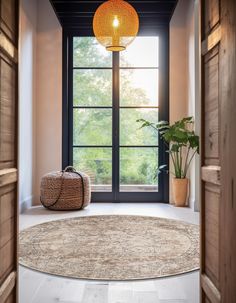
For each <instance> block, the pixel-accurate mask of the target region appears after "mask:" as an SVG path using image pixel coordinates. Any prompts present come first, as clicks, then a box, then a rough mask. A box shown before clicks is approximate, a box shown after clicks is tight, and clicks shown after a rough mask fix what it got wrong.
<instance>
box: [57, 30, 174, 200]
mask: <svg viewBox="0 0 236 303" xmlns="http://www.w3.org/2000/svg"><path fill="white" fill-rule="evenodd" d="M86 36H93V34H92V32H91V30H88V29H66V28H64V29H63V58H62V59H63V77H62V78H63V87H62V90H63V92H62V93H63V94H62V95H63V100H62V126H63V127H62V169H64V168H65V167H66V166H68V165H73V95H72V92H73V38H74V37H86ZM140 36H158V37H159V67H158V69H159V105H158V107H159V120H165V121H169V26H168V25H166V26H163V27H160V28H155V29H152V30H151V31H150V30H149V31H146V32H142V33H141V34H140ZM118 58H119V56H118V55H116V54H115V55H114V56H113V64H114V65H115V66H117V63H116V62H114V60H115V61H117V60H118ZM113 73H114V71H113ZM114 77H115V75H114V74H113V82H116V81H119V79H115V78H114ZM116 87H119V86H117V85H116ZM112 94H113V106H116V105H117V104H118V103H117V102H114V100H115V98H117V95H118V94H119V92H117V91H115V89H114V86H113V92H112ZM117 106H118V105H117ZM119 109H120V107H119V108H117V109H116V113H118V112H119ZM114 112H115V111H114ZM117 119H119V115H118V114H115V115H114V114H113V123H117ZM113 125H114V124H113ZM113 131H114V129H113ZM112 143H113V146H114V147H115V148H114V149H117V150H118V149H119V146H116V145H117V140H115V136H113V142H112ZM144 148H145V147H144ZM167 148H168V147H167V146H166V145H165V144H164V143H163V141H162V140H159V144H158V150H159V163H160V164H166V165H167V169H168V167H169V157H168V153H166V150H167ZM113 152H114V151H113ZM117 152H118V153H119V151H117ZM114 159H118V158H117V157H113V159H112V166H114V167H118V165H119V164H117V163H116V162H115V161H114ZM115 178H116V177H115V176H114V174H113V176H112V186H113V187H115V188H114V189H115V191H114V192H113V191H112V192H106V193H103V192H96V193H92V202H162V203H168V202H169V176H168V174H166V173H162V174H161V176H160V177H159V183H158V187H159V188H161V190H159V191H158V192H138V193H133V192H119V195H118V196H115V193H116V192H117V191H119V189H118V188H116V187H117V184H118V180H116V179H115Z"/></svg>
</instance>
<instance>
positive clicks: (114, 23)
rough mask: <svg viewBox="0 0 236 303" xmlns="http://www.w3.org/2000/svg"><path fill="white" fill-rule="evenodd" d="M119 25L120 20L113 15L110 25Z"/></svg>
mask: <svg viewBox="0 0 236 303" xmlns="http://www.w3.org/2000/svg"><path fill="white" fill-rule="evenodd" d="M119 25H120V22H119V20H118V18H117V16H115V18H114V20H113V22H112V26H113V27H118V26H119Z"/></svg>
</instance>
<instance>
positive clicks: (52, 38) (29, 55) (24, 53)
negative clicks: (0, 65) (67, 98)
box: [19, 0, 62, 211]
mask: <svg viewBox="0 0 236 303" xmlns="http://www.w3.org/2000/svg"><path fill="white" fill-rule="evenodd" d="M61 45H62V29H61V26H60V24H59V22H58V20H57V17H56V15H55V13H54V11H53V8H52V7H51V5H50V2H49V0H22V1H21V3H20V46H19V49H20V51H19V70H20V72H19V74H20V77H19V99H20V100H19V137H20V140H19V141H20V142H19V172H20V173H19V204H20V211H23V210H24V209H25V208H28V207H30V206H31V205H37V204H39V203H40V202H39V186H40V179H41V176H42V175H43V174H45V173H47V172H48V171H50V170H58V169H61V129H62V125H61V124H62V121H61V117H62V102H61V100H62V47H61Z"/></svg>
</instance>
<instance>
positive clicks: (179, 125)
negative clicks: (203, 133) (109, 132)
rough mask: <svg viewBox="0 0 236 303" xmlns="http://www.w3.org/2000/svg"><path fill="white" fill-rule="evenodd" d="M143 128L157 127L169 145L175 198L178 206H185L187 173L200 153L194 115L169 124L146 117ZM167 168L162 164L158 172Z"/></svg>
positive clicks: (140, 120) (141, 120) (142, 121)
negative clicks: (154, 121)
mask: <svg viewBox="0 0 236 303" xmlns="http://www.w3.org/2000/svg"><path fill="white" fill-rule="evenodd" d="M137 122H141V123H142V125H141V128H143V127H151V128H153V129H155V130H156V131H157V132H158V133H159V134H160V137H161V139H163V140H164V142H165V144H166V145H167V146H168V151H167V152H168V153H169V154H170V158H171V161H172V163H173V167H174V171H173V172H171V173H172V174H173V175H174V178H173V179H172V186H173V198H174V202H175V205H176V206H185V203H186V199H187V195H188V183H189V181H188V178H187V173H188V170H189V167H190V164H191V161H192V160H193V158H194V156H195V154H196V153H199V136H197V135H196V134H195V132H194V130H193V123H194V120H193V117H186V118H183V119H182V120H179V121H177V122H175V123H174V124H172V125H169V123H168V122H166V121H160V122H158V123H157V124H156V123H152V122H149V121H147V120H144V119H139V120H137ZM165 169H166V165H161V166H160V167H159V168H158V172H161V171H163V170H165Z"/></svg>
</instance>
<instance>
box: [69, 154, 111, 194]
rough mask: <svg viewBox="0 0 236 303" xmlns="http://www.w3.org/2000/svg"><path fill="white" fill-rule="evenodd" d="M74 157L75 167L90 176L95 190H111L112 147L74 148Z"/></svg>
mask: <svg viewBox="0 0 236 303" xmlns="http://www.w3.org/2000/svg"><path fill="white" fill-rule="evenodd" d="M73 159H74V161H73V162H74V163H73V165H74V167H75V168H76V169H77V170H78V171H82V172H84V173H87V174H88V175H89V176H90V178H91V184H92V190H93V191H111V189H112V149H111V148H74V150H73Z"/></svg>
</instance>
